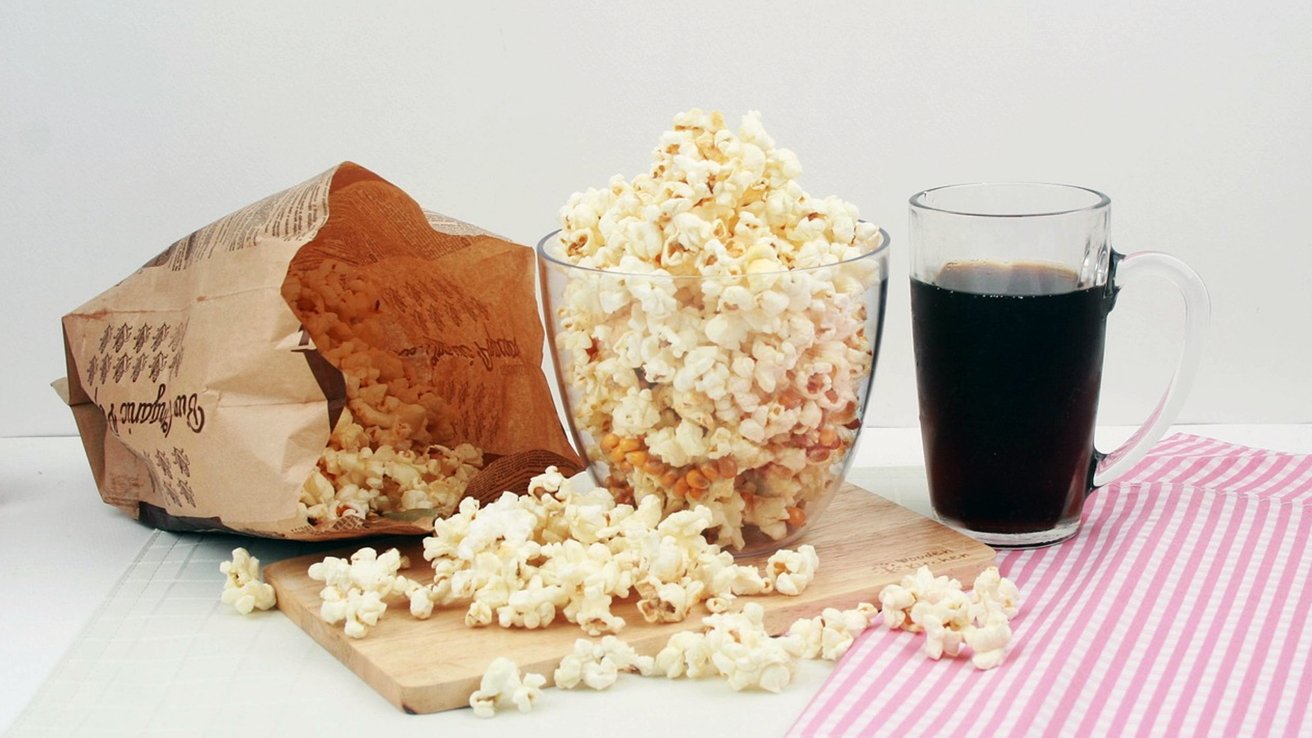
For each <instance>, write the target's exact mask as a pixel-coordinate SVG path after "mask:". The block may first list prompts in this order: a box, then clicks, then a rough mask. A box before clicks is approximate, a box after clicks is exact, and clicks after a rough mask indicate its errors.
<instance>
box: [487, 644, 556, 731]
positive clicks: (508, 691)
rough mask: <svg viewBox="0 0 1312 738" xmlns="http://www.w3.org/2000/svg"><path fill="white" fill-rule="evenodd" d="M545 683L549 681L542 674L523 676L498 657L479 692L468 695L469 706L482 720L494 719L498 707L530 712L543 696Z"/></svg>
mask: <svg viewBox="0 0 1312 738" xmlns="http://www.w3.org/2000/svg"><path fill="white" fill-rule="evenodd" d="M546 683H547V678H546V677H545V676H543V675H541V674H533V673H529V674H524V675H523V676H520V672H519V666H518V665H516V664H515V662H514V661H511V660H510V659H507V658H504V657H499V658H496V659H493V661H492V663H490V664H488V667H487V671H485V672H484V673H483V679H482V681H480V682H479V685H478V689H477V690H475V691H474V692H473V693H472V694H470V695H469V706H470V707H472V708H474V714H475V715H477V716H479V717H481V718H490V717H495V716H496V712H497V708H498V707H509V706H510V705H514V706H515V707H516V708H518V709H519V711H520V712H528V711H529V710H532V709H533V704H534V703H535V702H537V700H538V698H540V697H541V696H542V685H544V684H546Z"/></svg>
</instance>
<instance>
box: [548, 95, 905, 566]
mask: <svg viewBox="0 0 1312 738" xmlns="http://www.w3.org/2000/svg"><path fill="white" fill-rule="evenodd" d="M800 174H801V167H800V165H799V164H798V161H797V157H796V156H795V155H794V154H793V153H792V152H791V151H789V150H788V149H783V148H777V147H776V146H775V143H774V141H773V139H771V138H770V136H769V135H767V134H766V132H765V130H764V128H763V127H762V125H761V120H760V115H759V114H758V113H754V112H753V113H748V114H747V115H745V116H744V117H743V119H742V122H741V125H740V126H739V128H738V130H737V132H735V131H734V130H733V129H731V128H729V127H728V126H726V124H725V121H724V117H723V116H722V115H721V114H720V113H718V112H710V113H705V112H702V111H700V110H691V111H689V112H687V113H683V114H680V115H678V116H676V117H675V119H674V125H673V129H672V130H669V131H666V132H665V133H664V134H662V136H661V139H660V143H659V145H658V146H657V148H656V149H655V151H654V152H653V154H652V165H651V168H650V169H649V170H648V171H647V172H644V173H641V174H638V175H636V176H635V177H633V178H632V179H631V180H626V179H624V178H623V177H620V176H616V177H614V178H612V179H611V181H610V184H609V185H608V186H607V187H606V188H604V189H590V190H587V191H584V192H580V193H576V194H574V195H573V196H571V197H570V199H569V202H568V203H567V204H566V205H565V207H564V208H562V209H561V214H560V215H561V228H560V230H559V231H556V232H554V233H552V234H550V235H548V236H547V237H546V238H544V239H543V240H542V242H541V243H539V245H538V251H539V255H540V257H541V258H540V265H541V273H542V280H543V294H544V301H545V304H546V308H547V312H548V328H549V330H550V332H551V334H552V338H553V348H554V354H553V355H554V358H555V361H556V368H557V372H558V374H559V379H560V384H561V388H562V393H563V395H564V398H565V402H566V405H567V406H568V411H569V413H568V414H569V418H570V421H571V425H572V428H573V431H574V435H575V440H576V443H577V445H578V446H579V448H580V449H581V450H584V451H586V453H587V455H588V458H589V461H590V462H591V470H592V472H593V474H594V475H595V476H596V477H597V478H598V479H599V480H600V481H601V482H602V483H603V484H604V486H605V487H607V488H608V489H609V490H610V491H611V493H612V494H613V495H614V496H615V497H616V499H618V500H620V501H623V502H640V501H642V500H643V499H645V498H647V497H652V496H655V497H657V498H658V499H659V500H660V501H661V505H662V509H663V512H664V514H666V515H668V514H670V513H673V512H675V511H677V510H682V509H687V508H690V507H693V506H696V505H704V506H706V507H707V508H709V509H710V510H711V511H712V513H713V516H714V526H713V528H712V531H713V532H712V537H713V539H714V540H715V542H716V543H718V544H719V545H722V546H725V547H727V548H730V549H733V550H736V551H738V552H743V553H755V552H760V551H763V550H768V549H773V548H778V547H780V546H783V545H786V544H787V543H789V542H790V541H792V540H794V539H796V538H797V537H798V536H799V535H800V534H801V533H802V532H803V531H804V530H805V528H806V526H807V525H808V524H811V523H813V522H814V521H815V519H816V518H817V517H818V516H819V515H820V513H821V512H822V511H823V508H824V506H825V505H826V504H827V503H828V501H829V499H830V497H831V496H832V495H833V493H834V492H836V491H837V489H838V487H839V486H840V485H841V483H842V480H843V474H844V472H845V469H846V465H847V462H848V460H849V456H850V452H851V451H852V449H853V447H854V445H855V443H856V439H857V435H858V433H859V431H860V428H861V420H862V414H863V411H864V408H865V402H866V397H867V395H868V392H869V389H870V382H871V377H872V374H873V370H874V365H875V359H876V355H877V351H878V346H879V337H880V332H881V328H882V321H883V304H884V295H885V285H886V281H887V251H888V250H887V237H886V235H885V234H884V233H883V232H882V231H881V230H879V229H878V228H877V227H876V226H874V225H872V224H870V223H868V222H865V221H863V220H861V219H860V217H859V215H858V213H857V209H856V207H855V206H853V205H852V204H850V203H848V202H845V201H843V200H840V199H838V198H834V197H826V198H816V197H812V196H810V195H808V194H807V193H806V192H805V191H803V190H802V188H801V186H800V185H799V184H798V182H797V177H798V176H799V175H800Z"/></svg>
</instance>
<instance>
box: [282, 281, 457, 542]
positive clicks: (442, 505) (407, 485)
mask: <svg viewBox="0 0 1312 738" xmlns="http://www.w3.org/2000/svg"><path fill="white" fill-rule="evenodd" d="M381 294H382V290H381V288H380V287H379V286H378V285H375V284H372V283H371V282H369V281H368V280H367V279H366V278H365V277H364V276H363V275H362V274H360V273H359V272H356V271H354V270H352V269H350V268H349V267H347V266H346V265H344V264H340V263H338V262H334V261H323V262H320V263H319V264H318V265H317V266H315V267H313V268H309V269H294V270H293V271H292V272H290V273H289V274H288V276H287V279H286V282H285V283H284V285H283V296H284V297H285V298H286V300H287V303H288V304H289V305H290V306H291V307H292V310H293V311H294V312H295V313H296V315H297V317H298V318H299V319H300V320H301V322H302V324H303V325H304V326H305V330H306V331H307V332H308V334H309V336H310V338H311V339H312V340H313V341H314V344H315V347H316V348H317V349H318V351H319V353H320V354H322V355H323V357H324V358H325V359H327V360H328V362H329V363H330V364H332V365H333V366H334V367H336V368H338V369H339V370H341V372H342V376H343V378H344V379H345V381H346V407H345V408H343V410H342V414H341V416H340V417H339V418H338V420H337V423H336V425H335V427H334V428H333V430H332V434H331V435H330V436H329V439H328V446H327V448H326V449H324V452H323V454H322V456H321V457H320V458H319V461H318V464H317V465H316V468H315V470H314V471H313V472H312V473H311V474H310V477H309V478H308V479H306V480H305V483H304V484H303V485H302V487H301V495H300V501H299V509H300V513H301V514H302V515H303V516H305V518H306V520H307V521H308V522H309V523H310V524H311V525H316V526H325V527H326V526H331V525H333V524H335V523H337V521H339V520H342V519H343V518H355V519H358V520H360V521H364V520H366V519H367V518H369V517H370V516H374V515H379V514H383V513H387V512H399V511H405V510H431V511H432V512H433V514H434V515H436V516H442V515H446V514H448V513H450V512H451V510H453V509H454V508H455V506H456V503H457V502H458V501H459V499H460V497H461V495H463V493H464V490H465V487H466V486H467V485H468V483H469V480H470V479H471V478H472V477H473V476H474V475H475V474H476V473H477V472H478V470H479V469H481V468H482V466H483V453H482V451H480V450H479V449H477V448H476V447H474V446H472V445H471V444H467V443H461V444H455V443H454V442H453V441H454V435H455V431H454V428H453V427H452V424H451V421H450V417H449V416H450V410H449V408H448V406H447V403H446V401H445V400H444V399H442V398H441V397H440V396H439V395H438V394H437V393H436V392H435V391H434V390H433V388H432V387H431V386H428V383H429V382H430V381H431V380H430V378H429V376H428V374H427V371H426V367H420V366H419V365H417V364H415V363H413V362H408V361H406V360H403V359H402V358H401V357H398V356H396V355H395V354H393V353H391V352H389V351H385V350H383V349H380V348H378V347H377V346H378V345H379V344H381V343H382V341H381V340H380V337H381V336H383V335H385V332H386V330H387V329H386V327H385V326H384V323H383V321H382V320H381V319H380V313H379V309H378V304H379V300H380V299H381Z"/></svg>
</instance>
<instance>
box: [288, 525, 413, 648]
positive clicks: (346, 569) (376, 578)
mask: <svg viewBox="0 0 1312 738" xmlns="http://www.w3.org/2000/svg"><path fill="white" fill-rule="evenodd" d="M408 564H409V562H408V561H406V560H405V557H403V556H401V553H400V552H399V551H397V550H396V549H394V548H393V549H390V550H388V551H386V552H385V553H383V554H382V555H379V554H378V552H377V551H375V550H374V549H372V548H367V547H366V548H362V549H360V550H359V551H356V552H355V553H354V554H351V558H350V560H349V561H348V560H346V559H341V558H338V557H336V556H329V557H327V558H325V559H324V560H323V561H320V562H318V563H315V564H311V565H310V570H309V576H310V578H311V579H314V580H316V581H320V582H323V583H324V588H323V589H322V590H321V591H320V592H319V597H320V599H322V600H323V603H322V605H321V606H320V608H319V617H320V618H322V619H323V621H324V622H326V623H330V624H336V623H342V622H344V623H345V625H344V626H343V627H344V629H345V631H346V635H347V636H349V637H351V638H363V637H365V636H366V635H368V633H369V629H370V628H371V627H373V626H375V625H377V624H378V620H379V619H380V618H381V617H382V616H383V613H385V612H387V598H388V597H390V596H392V595H396V594H408V593H409V592H410V591H411V590H412V589H413V588H414V586H415V585H414V583H412V582H411V581H410V580H408V579H406V578H405V577H403V576H400V575H398V574H397V572H398V571H400V569H402V568H403V567H405V566H407V565H408Z"/></svg>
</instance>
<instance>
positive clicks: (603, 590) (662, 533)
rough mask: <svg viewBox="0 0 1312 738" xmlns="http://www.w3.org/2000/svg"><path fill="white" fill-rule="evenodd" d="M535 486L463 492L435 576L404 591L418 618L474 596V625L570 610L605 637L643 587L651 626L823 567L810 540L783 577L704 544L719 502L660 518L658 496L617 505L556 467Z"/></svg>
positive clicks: (537, 622)
mask: <svg viewBox="0 0 1312 738" xmlns="http://www.w3.org/2000/svg"><path fill="white" fill-rule="evenodd" d="M529 491H530V494H527V495H515V494H513V493H509V492H507V493H505V494H503V495H502V496H501V497H499V498H497V499H496V500H493V501H492V502H489V503H487V504H486V505H484V504H482V503H480V502H479V501H478V500H477V499H474V498H465V499H464V500H462V501H461V503H460V506H459V508H458V509H457V511H456V513H455V514H453V515H452V516H450V517H449V518H446V519H444V520H438V521H435V523H434V526H433V535H432V536H431V537H430V538H427V539H425V540H424V544H423V545H424V558H425V559H426V560H428V561H430V562H431V563H432V567H433V579H432V582H431V583H428V584H422V585H421V584H417V583H408V584H407V586H406V587H405V588H403V589H402V590H399V591H404V592H405V593H406V595H407V596H408V597H409V599H410V610H411V613H412V614H414V615H415V616H416V617H428V616H429V615H431V613H432V609H433V607H434V606H435V605H453V604H457V603H467V607H468V610H467V612H466V615H465V622H466V623H467V624H468V625H471V626H484V625H490V624H492V623H493V622H495V623H497V624H499V625H500V626H502V627H507V628H512V627H518V628H541V627H546V626H547V625H549V624H551V623H552V622H554V621H555V619H556V618H557V617H563V618H564V619H565V620H567V621H569V622H571V623H575V624H577V625H578V626H579V627H580V629H582V630H583V631H584V632H585V633H587V634H589V635H592V636H597V635H603V634H607V633H617V632H619V631H621V630H622V629H623V628H624V626H625V622H624V619H623V618H621V617H619V616H618V615H615V614H614V613H613V612H612V611H611V607H612V605H613V603H614V602H615V601H616V600H619V599H623V598H626V597H630V596H632V595H634V594H636V595H637V607H638V611H639V612H640V613H641V614H642V616H643V618H644V619H645V620H647V621H648V622H680V621H682V620H685V619H686V618H688V617H689V616H690V615H691V614H692V612H693V611H694V609H695V608H696V606H697V605H698V604H699V603H708V604H707V606H708V608H710V609H712V610H713V611H719V612H723V611H725V610H727V609H728V608H729V607H730V605H731V604H732V602H733V601H734V599H735V598H736V597H738V596H740V595H752V594H764V593H768V592H771V591H773V589H774V586H775V581H776V580H780V581H784V582H787V584H786V585H785V586H788V587H790V588H792V591H797V592H800V591H801V588H802V587H805V583H806V582H809V581H810V578H811V577H814V575H815V569H816V567H817V566H818V564H819V559H818V557H817V556H816V554H815V550H814V549H813V548H811V547H809V546H804V547H803V548H802V549H801V550H799V551H798V552H790V551H781V552H779V553H778V554H776V556H777V557H779V561H782V562H785V563H783V564H780V565H779V570H780V571H779V572H778V573H776V575H775V576H774V577H773V578H771V577H769V576H763V575H762V573H761V572H760V571H759V570H757V569H756V568H755V567H751V566H744V565H740V564H736V563H735V562H734V559H733V555H732V554H730V553H728V552H726V551H723V550H721V549H720V547H719V546H717V545H715V544H713V543H710V542H708V541H707V540H706V537H705V533H706V531H707V530H708V529H710V528H711V527H713V526H714V524H715V515H714V513H713V512H712V510H711V509H710V508H707V507H705V506H698V507H694V508H692V509H684V510H678V511H675V512H673V513H671V514H669V515H668V516H666V517H665V518H664V519H662V514H663V512H664V510H663V507H662V504H661V500H660V499H659V498H657V497H655V496H647V497H644V498H643V499H642V500H641V501H639V502H638V503H637V504H636V505H634V504H621V503H617V502H616V501H615V499H614V498H613V496H612V495H611V494H610V492H608V491H607V490H605V489H602V488H592V489H575V488H573V487H572V486H571V485H570V484H569V483H568V482H567V481H566V480H565V478H564V477H563V475H561V474H560V472H559V470H557V469H556V468H555V467H550V468H548V469H547V470H546V472H545V473H543V474H541V475H539V476H537V477H534V478H533V479H532V480H531V481H530V482H529ZM772 561H773V559H772ZM393 589H394V590H395V589H396V587H393ZM380 591H381V590H380Z"/></svg>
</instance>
